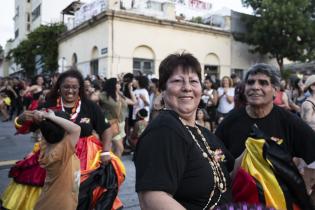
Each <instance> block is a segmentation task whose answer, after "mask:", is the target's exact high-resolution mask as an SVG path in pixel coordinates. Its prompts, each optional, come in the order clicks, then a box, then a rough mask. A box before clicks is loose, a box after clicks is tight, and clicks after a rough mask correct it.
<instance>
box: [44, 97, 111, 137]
mask: <svg viewBox="0 0 315 210" xmlns="http://www.w3.org/2000/svg"><path fill="white" fill-rule="evenodd" d="M56 103H57V102H56V100H50V101H47V102H46V103H45V104H44V106H43V107H47V108H50V107H56ZM65 111H66V112H68V113H69V114H71V112H72V108H65ZM74 122H75V123H76V124H78V125H79V126H80V127H81V134H80V137H87V136H90V135H92V132H93V130H95V131H96V133H97V134H98V135H99V136H100V137H101V135H102V134H103V132H104V131H105V130H106V129H107V128H109V127H110V125H109V124H108V123H106V122H105V117H104V114H103V113H102V111H101V109H100V108H99V107H98V105H97V104H96V103H94V102H92V101H90V100H88V99H84V100H81V110H80V112H79V114H78V117H77V118H76V119H75V121H74Z"/></svg>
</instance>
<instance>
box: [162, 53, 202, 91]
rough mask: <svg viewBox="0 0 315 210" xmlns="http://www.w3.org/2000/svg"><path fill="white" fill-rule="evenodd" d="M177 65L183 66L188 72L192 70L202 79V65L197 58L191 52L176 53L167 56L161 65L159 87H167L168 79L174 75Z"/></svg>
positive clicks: (163, 88)
mask: <svg viewBox="0 0 315 210" xmlns="http://www.w3.org/2000/svg"><path fill="white" fill-rule="evenodd" d="M177 67H182V69H183V71H184V72H185V73H186V72H187V73H188V72H189V71H190V70H192V71H193V72H194V73H196V74H197V75H198V77H199V80H200V81H201V66H200V63H199V61H198V60H197V58H195V57H194V56H193V55H192V54H190V53H185V52H184V53H175V54H171V55H169V56H167V57H166V58H165V59H164V60H163V61H162V62H161V64H160V67H159V88H160V90H162V91H163V90H165V89H166V82H167V80H168V79H169V78H170V77H171V76H172V75H173V73H174V72H175V70H176V69H177Z"/></svg>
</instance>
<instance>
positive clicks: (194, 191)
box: [134, 110, 234, 209]
mask: <svg viewBox="0 0 315 210" xmlns="http://www.w3.org/2000/svg"><path fill="white" fill-rule="evenodd" d="M189 129H190V130H191V131H192V132H193V134H194V136H195V137H196V138H197V140H198V141H199V144H200V145H203V144H202V141H201V137H200V136H199V135H198V134H197V129H196V128H194V127H189ZM200 130H201V131H202V133H203V135H204V136H205V138H206V139H207V142H208V144H209V146H210V147H211V149H212V150H215V149H219V148H220V149H222V150H223V152H224V154H225V157H226V162H222V163H221V168H222V169H223V172H224V174H225V177H226V180H227V191H226V192H225V193H223V195H222V197H221V199H220V201H219V203H218V204H219V205H220V204H224V203H229V202H231V201H232V195H231V182H230V178H229V173H228V171H231V170H232V169H233V167H234V158H233V157H232V156H231V155H230V153H229V152H228V151H227V150H226V149H225V147H224V145H223V144H222V143H221V141H220V140H219V139H218V138H217V137H215V136H214V135H213V134H212V133H210V132H209V131H208V130H206V129H204V128H202V127H200ZM203 150H205V148H204V147H203ZM134 161H135V166H136V191H137V192H141V191H164V192H166V193H169V194H171V195H172V196H173V198H174V199H175V200H177V201H178V202H179V203H180V204H181V205H183V206H184V207H185V208H187V209H203V208H204V207H205V206H206V204H207V202H208V200H209V196H210V192H211V191H212V190H213V186H214V180H213V171H212V169H211V167H210V164H209V162H208V160H207V159H205V158H204V157H203V156H202V153H201V151H200V149H199V148H198V147H197V145H196V143H195V142H194V140H193V138H192V136H191V135H190V133H189V132H188V130H187V128H186V127H185V126H184V125H183V124H182V123H181V122H180V120H179V117H178V115H177V114H176V113H175V112H174V111H170V110H164V111H161V113H160V114H159V116H158V117H157V118H156V119H154V120H153V121H152V122H151V123H150V124H149V126H148V127H147V128H146V130H145V131H144V132H143V134H142V135H141V137H140V140H139V143H138V145H137V149H136V152H135V156H134ZM219 195H220V192H219V191H218V189H216V190H215V192H214V196H213V198H212V199H211V202H210V204H209V205H208V208H209V207H210V206H211V205H213V204H214V203H215V202H216V201H217V200H218V197H219Z"/></svg>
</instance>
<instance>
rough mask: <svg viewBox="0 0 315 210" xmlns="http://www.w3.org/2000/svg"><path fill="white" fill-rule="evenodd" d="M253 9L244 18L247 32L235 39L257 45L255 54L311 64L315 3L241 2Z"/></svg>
mask: <svg viewBox="0 0 315 210" xmlns="http://www.w3.org/2000/svg"><path fill="white" fill-rule="evenodd" d="M242 3H243V5H244V6H247V7H248V6H250V7H252V8H253V11H254V16H248V15H244V16H243V20H244V21H245V24H246V27H247V32H246V33H244V34H238V35H237V36H236V37H237V38H238V39H239V40H240V41H243V42H246V43H248V44H250V45H252V46H254V49H253V52H259V53H261V54H269V55H271V57H272V58H276V60H277V62H278V64H279V67H280V69H283V60H284V58H288V59H290V60H292V61H297V60H299V61H309V60H312V59H314V55H315V53H314V52H315V22H314V14H315V13H314V11H315V0H276V1H275V0H242Z"/></svg>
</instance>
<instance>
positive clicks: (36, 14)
mask: <svg viewBox="0 0 315 210" xmlns="http://www.w3.org/2000/svg"><path fill="white" fill-rule="evenodd" d="M40 6H41V5H38V7H36V8H35V9H34V10H33V12H32V21H34V20H36V18H38V16H40Z"/></svg>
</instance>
